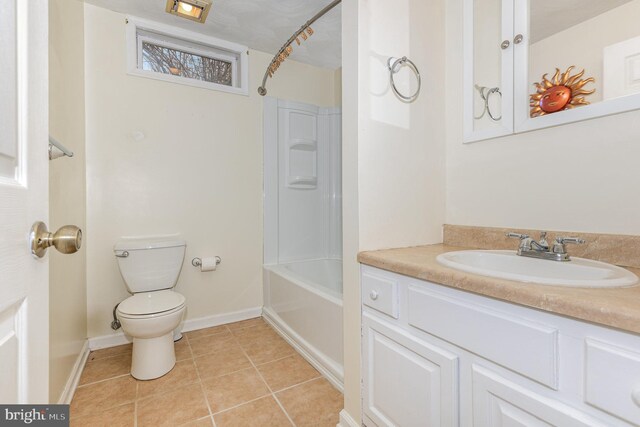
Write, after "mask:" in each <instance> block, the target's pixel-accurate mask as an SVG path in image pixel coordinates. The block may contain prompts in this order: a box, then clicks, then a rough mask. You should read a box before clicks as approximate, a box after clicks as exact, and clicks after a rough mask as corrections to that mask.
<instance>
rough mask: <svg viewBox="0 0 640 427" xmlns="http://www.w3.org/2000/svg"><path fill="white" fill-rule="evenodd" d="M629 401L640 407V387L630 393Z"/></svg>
mask: <svg viewBox="0 0 640 427" xmlns="http://www.w3.org/2000/svg"><path fill="white" fill-rule="evenodd" d="M631 400H633V403H635V404H636V406H640V385H639V386H637V387H636V388H635V389H634V390H633V391H632V392H631Z"/></svg>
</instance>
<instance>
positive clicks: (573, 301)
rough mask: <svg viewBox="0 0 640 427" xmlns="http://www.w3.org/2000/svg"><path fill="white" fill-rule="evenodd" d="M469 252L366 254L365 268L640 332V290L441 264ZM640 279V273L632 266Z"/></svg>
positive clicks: (443, 248) (437, 248)
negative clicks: (546, 281)
mask: <svg viewBox="0 0 640 427" xmlns="http://www.w3.org/2000/svg"><path fill="white" fill-rule="evenodd" d="M465 249H469V248H464V247H456V246H447V245H442V244H440V245H431V246H419V247H414V248H402V249H386V250H380V251H370V252H361V253H360V254H358V261H359V262H361V263H362V264H366V265H370V266H372V267H377V268H381V269H383V270H388V271H392V272H394V273H399V274H403V275H405V276H410V277H414V278H416V279H422V280H427V281H429V282H433V283H438V284H441V285H445V286H448V287H451V288H456V289H461V290H464V291H469V292H473V293H476V294H479V295H484V296H488V297H492V298H496V299H499V300H503V301H508V302H512V303H516V304H520V305H524V306H527V307H533V308H537V309H540V310H544V311H548V312H551V313H556V314H561V315H564V316H569V317H573V318H575V319H580V320H586V321H588V322H593V323H598V324H601V325H605V326H610V327H614V328H618V329H622V330H625V331H628V332H634V333H638V334H640V286H638V285H636V286H633V287H629V288H617V289H611V288H610V289H586V288H568V287H559V286H546V285H536V284H532V283H520V282H514V281H510V280H503V279H495V278H492V277H485V276H479V275H476V274H471V273H465V272H462V271H458V270H454V269H451V268H448V267H445V266H443V265H440V264H439V263H438V262H437V261H436V257H437V256H438V255H440V254H442V253H445V252H450V251H457V250H465ZM629 270H630V271H632V272H634V273H635V274H636V275H638V276H640V269H637V268H629Z"/></svg>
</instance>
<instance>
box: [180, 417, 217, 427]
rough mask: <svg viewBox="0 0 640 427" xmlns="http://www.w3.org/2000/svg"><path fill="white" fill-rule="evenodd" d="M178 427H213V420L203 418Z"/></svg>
mask: <svg viewBox="0 0 640 427" xmlns="http://www.w3.org/2000/svg"><path fill="white" fill-rule="evenodd" d="M180 427H213V418H211V417H205V418H200V419H199V420H195V421H190V422H188V423H186V424H182V425H181V426H180Z"/></svg>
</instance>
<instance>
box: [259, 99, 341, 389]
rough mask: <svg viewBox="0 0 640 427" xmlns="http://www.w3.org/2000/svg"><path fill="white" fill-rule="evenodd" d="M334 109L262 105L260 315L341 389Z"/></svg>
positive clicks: (337, 150)
mask: <svg viewBox="0 0 640 427" xmlns="http://www.w3.org/2000/svg"><path fill="white" fill-rule="evenodd" d="M341 133H342V123H341V113H340V109H339V108H320V107H317V106H314V105H308V104H300V103H294V102H290V101H283V100H278V99H275V98H265V104H264V173H265V176H264V185H265V187H264V196H265V198H264V236H265V237H264V239H265V240H264V263H265V268H264V280H263V284H264V310H263V312H264V316H265V318H266V319H267V320H268V321H269V322H270V323H271V324H272V325H273V326H275V327H276V329H277V330H278V331H279V332H280V333H281V334H282V335H283V336H284V337H285V338H286V339H287V340H289V342H291V343H292V344H293V345H294V346H295V347H296V348H297V349H298V350H299V351H300V352H301V353H302V354H303V355H304V356H305V357H306V358H307V359H308V360H309V361H310V362H311V363H312V364H313V365H314V366H315V367H316V368H317V369H318V370H319V371H321V372H322V373H323V374H324V375H325V376H326V377H327V378H328V379H329V380H330V381H332V382H333V383H334V384H335V385H336V387H338V388H340V389H342V386H343V378H344V371H343V354H342V349H343V343H342V178H341V169H342V143H341Z"/></svg>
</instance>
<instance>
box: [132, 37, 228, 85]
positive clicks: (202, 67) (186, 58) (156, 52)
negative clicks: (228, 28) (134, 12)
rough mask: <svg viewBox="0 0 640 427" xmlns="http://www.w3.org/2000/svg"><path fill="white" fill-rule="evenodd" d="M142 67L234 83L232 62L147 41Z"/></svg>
mask: <svg viewBox="0 0 640 427" xmlns="http://www.w3.org/2000/svg"><path fill="white" fill-rule="evenodd" d="M142 69H143V70H147V71H155V72H157V73H163V74H172V75H174V76H182V77H186V78H189V79H196V80H202V81H205V82H211V83H217V84H221V85H226V86H232V85H233V79H232V72H233V67H232V65H231V62H227V61H222V60H220V59H216V58H209V57H206V56H202V55H197V54H194V53H190V52H183V51H180V50H177V49H171V48H168V47H165V46H159V45H155V44H152V43H147V42H143V43H142Z"/></svg>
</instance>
